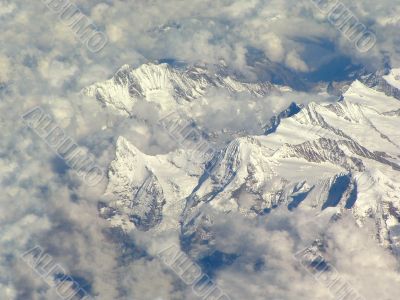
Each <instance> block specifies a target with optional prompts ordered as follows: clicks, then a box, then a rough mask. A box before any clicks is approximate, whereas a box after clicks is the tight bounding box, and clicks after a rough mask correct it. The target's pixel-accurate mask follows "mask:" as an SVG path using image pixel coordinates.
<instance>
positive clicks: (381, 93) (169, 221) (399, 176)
mask: <svg viewBox="0 0 400 300" xmlns="http://www.w3.org/2000/svg"><path fill="white" fill-rule="evenodd" d="M396 72H397V71H396V70H393V71H392V73H390V74H392V75H387V76H389V77H387V76H386V77H380V78H378V77H377V75H376V74H374V75H371V76H370V77H369V80H370V84H369V85H370V86H372V87H368V86H367V85H365V84H364V83H362V82H365V78H364V79H362V80H361V81H362V82H361V81H355V82H353V83H352V85H351V86H350V88H349V89H348V90H347V92H346V93H345V94H344V95H343V96H342V97H341V98H342V100H341V101H339V102H334V103H325V104H316V103H310V104H308V105H306V106H299V105H296V104H295V103H293V104H291V105H290V106H289V107H288V108H287V109H286V110H285V111H283V112H282V113H280V114H279V115H277V116H276V117H274V118H272V119H271V121H270V122H269V123H268V124H267V125H266V126H265V135H262V136H246V137H241V138H236V139H233V140H232V141H231V142H230V143H229V144H228V146H227V147H226V148H224V149H223V150H222V151H219V152H218V151H216V152H215V153H216V154H215V156H214V157H209V156H207V155H204V156H202V155H201V153H200V154H199V155H200V157H196V159H194V160H193V152H192V151H191V150H190V149H188V148H185V145H179V147H178V148H179V149H178V150H177V151H174V152H171V153H169V154H166V155H158V156H150V155H146V154H144V153H142V152H141V151H139V150H138V149H137V148H136V147H135V146H134V145H133V144H134V141H127V140H126V139H125V138H123V137H120V138H119V140H118V143H117V150H116V158H115V160H114V161H113V162H112V164H111V166H110V171H109V185H108V188H107V193H106V195H107V197H109V199H110V201H108V202H107V203H105V202H104V203H100V205H99V209H100V212H101V215H102V216H103V217H104V218H106V219H108V220H110V222H111V224H112V226H120V227H122V228H123V229H124V230H125V231H129V230H132V229H134V228H136V229H138V230H142V231H147V230H153V231H162V230H166V229H171V228H174V229H178V228H179V227H180V230H181V241H182V244H183V245H184V246H185V247H186V249H187V250H189V251H190V250H192V249H194V248H196V247H197V246H196V245H204V247H205V248H206V250H205V251H209V250H210V249H207V248H210V245H211V244H212V239H213V235H212V224H213V215H214V213H213V212H218V213H223V214H224V213H229V212H232V211H236V212H240V213H242V214H244V215H246V216H249V217H257V216H260V215H265V214H268V213H270V212H271V211H272V210H273V209H275V208H277V207H282V206H284V207H286V208H287V209H288V210H295V209H300V208H301V209H308V210H313V211H315V214H318V213H319V212H324V213H328V214H330V215H331V216H332V217H333V216H335V217H336V218H335V219H337V217H338V216H340V215H341V213H343V212H344V211H348V212H351V213H352V214H353V215H354V217H355V219H356V220H357V222H358V224H359V225H360V226H364V224H366V223H369V222H372V223H373V224H374V229H373V230H372V231H371V234H373V235H375V236H376V237H377V239H378V240H379V242H380V243H381V244H382V245H384V246H386V247H391V248H392V249H393V250H394V251H399V249H400V133H399V130H398V127H399V125H400V121H399V116H400V113H399V112H400V101H398V100H397V99H395V97H392V96H395V93H396V91H397V87H396V84H397V75H396V74H397V73H396ZM374 80H375V82H376V81H379V83H380V85H379V86H377V85H374V84H372V83H371V82H373V81H374ZM382 82H385V85H382V84H381V83H382ZM386 84H387V85H386ZM210 86H219V87H221V88H225V89H228V90H229V91H230V92H234V93H235V92H241V91H246V92H248V93H251V94H253V95H262V94H265V93H268V91H270V90H271V89H274V87H273V86H270V85H268V84H260V85H249V84H243V83H238V82H236V81H234V80H233V79H228V77H223V76H221V75H218V74H217V75H212V76H211V75H210V73H208V72H206V71H205V69H202V68H191V69H185V70H179V69H174V68H171V67H169V66H168V65H145V66H142V67H141V68H138V69H132V68H130V67H128V66H125V67H123V68H122V69H121V70H120V71H119V72H118V73H117V75H116V76H115V77H114V78H113V79H112V80H110V81H108V82H106V83H101V84H97V85H94V86H92V87H90V88H89V89H88V90H87V92H89V93H92V94H93V95H96V96H97V98H98V99H99V100H101V101H103V102H104V103H106V104H107V105H110V106H112V107H113V108H115V109H118V110H120V111H125V112H126V113H129V111H130V109H131V108H132V107H133V106H134V105H135V102H136V101H157V103H158V104H160V109H166V108H167V109H170V108H172V107H174V106H176V105H177V104H178V105H179V103H184V102H189V101H193V100H195V99H197V98H198V97H202V95H203V94H204V93H205V90H206V89H207V88H208V87H210ZM382 87H386V88H385V89H384V90H383V89H382ZM161 94H163V95H164V96H163V97H161V96H160V95H161ZM154 95H157V97H155V98H152V97H153V96H154ZM197 250H198V249H197ZM197 250H196V251H197Z"/></svg>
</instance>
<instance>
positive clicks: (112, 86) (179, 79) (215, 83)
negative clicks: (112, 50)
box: [83, 63, 290, 115]
mask: <svg viewBox="0 0 400 300" xmlns="http://www.w3.org/2000/svg"><path fill="white" fill-rule="evenodd" d="M211 87H220V88H223V89H226V90H227V91H229V92H231V93H242V92H247V93H249V94H252V95H255V96H264V95H267V94H269V93H271V92H272V91H280V90H283V91H285V90H290V89H289V88H285V87H280V86H274V85H272V84H271V83H269V82H264V83H245V82H241V81H239V80H238V79H236V78H234V77H233V75H231V74H228V72H227V71H226V69H225V68H224V67H222V66H218V70H217V72H210V71H209V70H208V69H207V68H204V67H199V66H190V67H186V68H183V69H182V68H174V67H171V66H170V65H168V64H165V63H162V64H153V63H149V64H145V65H142V66H140V67H138V68H136V69H135V68H133V67H130V66H129V65H125V66H123V67H122V68H120V70H119V71H118V72H117V73H116V74H115V76H114V77H113V78H112V79H110V80H108V81H106V82H102V83H98V84H94V85H92V86H90V87H88V88H86V89H85V90H84V91H83V92H84V93H85V94H87V95H89V96H94V97H96V98H97V99H98V100H99V101H100V102H102V103H104V104H105V105H108V106H111V107H112V108H114V109H116V110H118V111H119V112H120V113H122V114H128V115H129V114H130V112H131V111H132V109H133V107H134V105H135V103H136V102H137V101H141V100H145V101H153V102H155V103H157V104H158V105H159V106H160V108H162V109H163V110H169V109H172V108H174V107H176V106H177V105H178V104H184V103H185V102H190V101H193V100H195V99H198V98H200V97H202V96H204V94H205V93H206V91H207V89H209V88H211Z"/></svg>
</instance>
